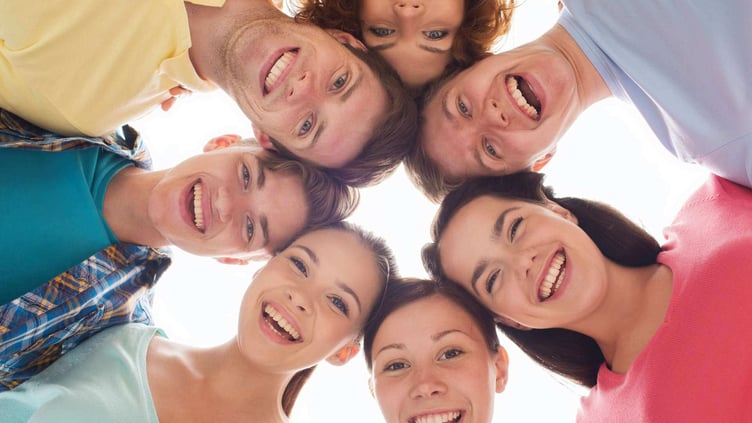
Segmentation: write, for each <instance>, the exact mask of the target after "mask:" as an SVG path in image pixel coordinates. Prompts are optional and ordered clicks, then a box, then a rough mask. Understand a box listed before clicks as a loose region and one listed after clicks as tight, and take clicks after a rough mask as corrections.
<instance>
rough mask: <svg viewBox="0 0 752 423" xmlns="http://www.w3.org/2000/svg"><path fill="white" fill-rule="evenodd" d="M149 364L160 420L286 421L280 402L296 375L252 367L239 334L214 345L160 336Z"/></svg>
mask: <svg viewBox="0 0 752 423" xmlns="http://www.w3.org/2000/svg"><path fill="white" fill-rule="evenodd" d="M147 366H148V374H149V386H150V388H151V390H152V395H153V398H154V404H155V406H156V408H157V413H158V415H159V421H160V422H163V421H164V422H170V421H187V420H190V421H212V420H214V421H216V420H220V421H228V422H233V421H264V422H279V423H282V422H286V421H287V417H286V416H285V415H284V412H283V411H282V406H281V403H282V402H281V401H282V394H283V392H284V390H285V387H286V386H287V383H288V382H289V380H290V378H291V377H292V375H293V373H283V372H281V373H273V372H269V371H267V370H265V369H263V368H260V367H257V366H254V364H253V363H250V362H249V360H248V358H247V357H246V356H244V355H243V354H242V353H241V351H240V350H239V348H238V341H237V339H235V338H234V339H232V340H231V341H229V342H227V343H225V344H223V345H220V346H217V347H213V348H195V347H187V346H184V345H180V344H176V343H172V342H170V341H166V340H160V341H159V344H156V347H155V348H152V347H151V346H150V349H149V356H148V362H147ZM174 392H180V395H179V396H177V397H176V396H174V395H173V393H174Z"/></svg>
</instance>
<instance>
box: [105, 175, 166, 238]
mask: <svg viewBox="0 0 752 423" xmlns="http://www.w3.org/2000/svg"><path fill="white" fill-rule="evenodd" d="M165 172H166V171H165V170H162V171H155V172H149V171H145V170H143V169H138V168H135V167H130V168H126V169H124V170H122V171H120V172H118V174H117V175H115V176H114V177H113V178H112V181H110V184H109V185H108V186H107V191H106V192H105V196H104V207H103V212H104V218H105V220H106V221H107V224H108V225H109V226H110V228H111V229H112V231H113V232H114V233H115V236H116V237H117V239H118V240H119V241H121V242H128V243H131V244H140V245H148V246H150V247H164V246H166V245H168V244H169V242H168V241H167V240H166V239H165V238H164V237H162V235H161V234H160V233H159V232H158V231H157V230H156V228H155V227H154V225H153V224H152V222H151V219H150V218H149V198H150V196H151V192H152V190H153V189H154V187H155V186H156V185H157V183H158V182H159V181H160V180H161V178H162V176H163V175H164V173H165Z"/></svg>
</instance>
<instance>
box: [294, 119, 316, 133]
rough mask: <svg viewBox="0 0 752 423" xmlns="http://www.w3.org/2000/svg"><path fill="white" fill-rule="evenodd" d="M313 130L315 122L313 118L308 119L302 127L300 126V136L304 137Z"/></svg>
mask: <svg viewBox="0 0 752 423" xmlns="http://www.w3.org/2000/svg"><path fill="white" fill-rule="evenodd" d="M311 128H313V120H311V118H308V119H306V120H305V122H303V124H302V125H300V129H299V130H298V136H300V137H302V136H305V135H306V134H307V133H309V132H310V131H311Z"/></svg>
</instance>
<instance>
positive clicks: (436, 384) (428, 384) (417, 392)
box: [410, 369, 447, 399]
mask: <svg viewBox="0 0 752 423" xmlns="http://www.w3.org/2000/svg"><path fill="white" fill-rule="evenodd" d="M446 392H447V385H446V383H444V381H443V380H441V378H439V377H437V375H436V374H434V372H433V371H431V369H426V370H422V371H417V372H416V374H415V383H414V384H413V387H412V389H411V390H410V398H411V399H428V398H441V397H442V396H443V395H444V394H445V393H446Z"/></svg>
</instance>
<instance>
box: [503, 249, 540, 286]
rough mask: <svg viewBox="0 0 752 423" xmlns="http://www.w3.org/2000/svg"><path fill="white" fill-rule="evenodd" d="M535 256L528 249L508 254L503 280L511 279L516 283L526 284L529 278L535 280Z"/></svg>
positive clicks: (534, 253) (533, 252)
mask: <svg viewBox="0 0 752 423" xmlns="http://www.w3.org/2000/svg"><path fill="white" fill-rule="evenodd" d="M537 257H538V256H537V254H536V252H535V251H533V250H530V249H524V250H518V251H515V252H510V253H509V255H508V257H507V260H505V261H506V265H505V266H504V267H505V271H504V272H503V276H504V278H508V277H512V278H514V279H516V280H517V281H521V282H528V281H530V278H535V277H536V273H535V263H536V261H537Z"/></svg>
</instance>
